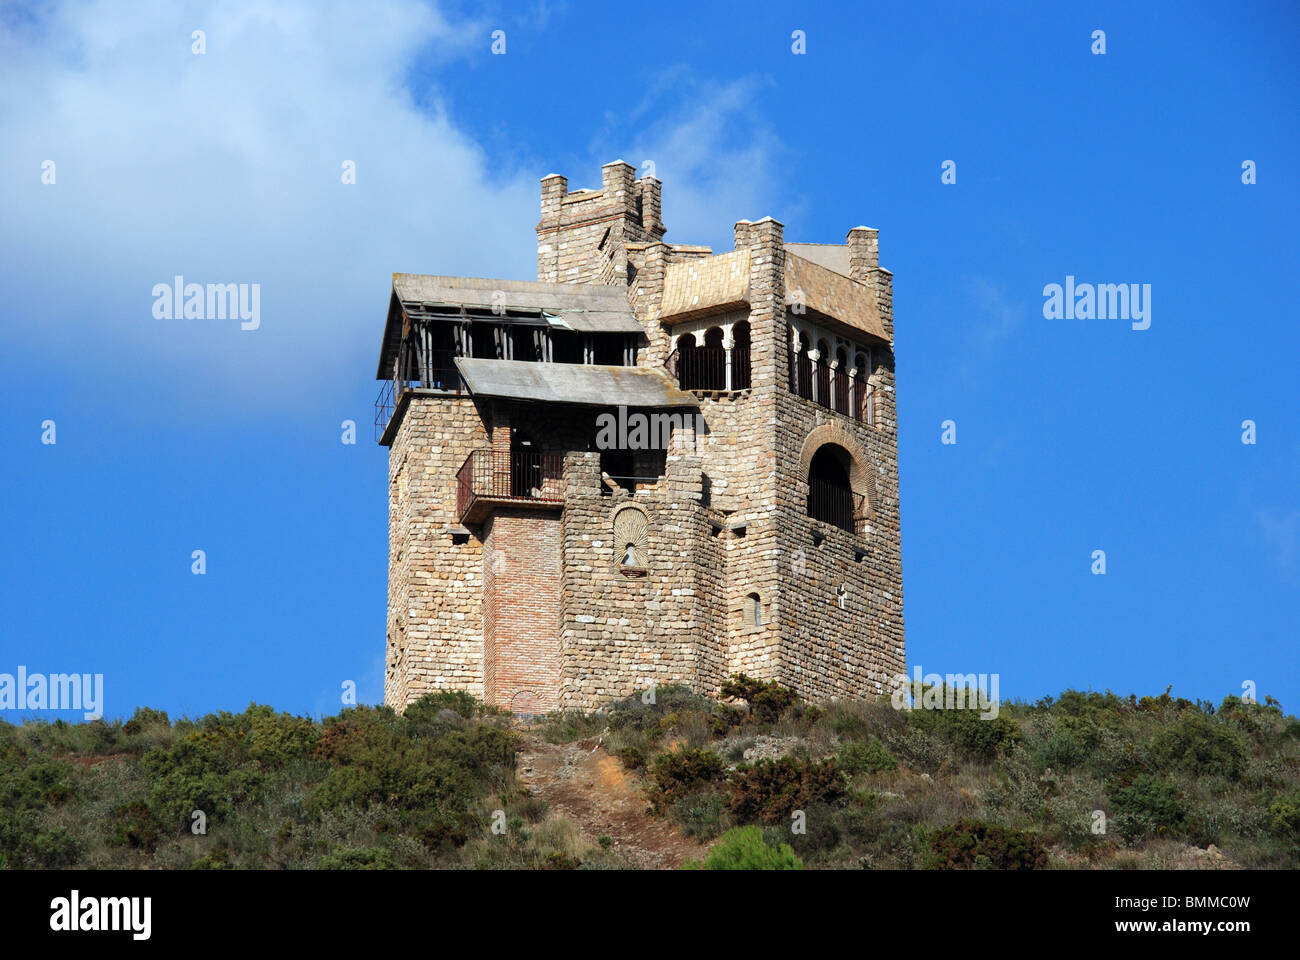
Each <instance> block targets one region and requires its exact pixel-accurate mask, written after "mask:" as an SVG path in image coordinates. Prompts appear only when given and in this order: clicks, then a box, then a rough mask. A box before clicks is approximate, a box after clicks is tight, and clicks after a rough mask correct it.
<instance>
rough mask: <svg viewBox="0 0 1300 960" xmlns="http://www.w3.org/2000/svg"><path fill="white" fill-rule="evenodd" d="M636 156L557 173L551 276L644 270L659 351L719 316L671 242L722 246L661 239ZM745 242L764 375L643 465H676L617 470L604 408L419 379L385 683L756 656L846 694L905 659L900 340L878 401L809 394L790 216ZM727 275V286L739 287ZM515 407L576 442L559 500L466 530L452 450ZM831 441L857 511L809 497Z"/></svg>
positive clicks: (858, 276) (402, 473) (490, 430)
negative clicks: (627, 483)
mask: <svg viewBox="0 0 1300 960" xmlns="http://www.w3.org/2000/svg"><path fill="white" fill-rule="evenodd" d="M634 173H635V171H634V170H633V169H632V168H631V166H630V165H628V164H625V163H622V162H617V163H614V164H607V165H606V166H605V167H604V168H603V170H602V187H601V189H600V190H589V191H577V192H575V193H573V194H570V193H568V189H567V181H565V179H564V178H563V177H559V176H552V177H548V178H546V179H545V180H544V181H543V183H542V217H541V222H540V223H539V224H538V277H539V279H540V280H550V281H557V282H575V283H576V282H587V283H593V282H594V283H627V284H628V293H629V301H630V302H631V304H632V305H633V308H634V310H635V312H636V315H637V316H638V318H639V319H640V320H641V321H642V324H643V325H644V327H645V329H646V338H647V346H646V348H645V349H643V350H642V351H641V353H640V356H639V360H638V362H639V363H641V364H642V365H654V366H662V365H663V363H664V362H665V361H666V360H667V358H668V356H669V353H670V350H671V337H672V334H673V330H674V325H675V324H676V325H682V324H685V323H688V322H689V323H691V324H694V325H696V326H698V325H699V324H700V323H712V322H721V320H716V321H715V320H713V319H711V314H708V313H707V312H706V313H703V314H701V315H700V316H691V317H686V318H684V317H683V316H672V315H665V313H664V296H663V294H664V289H663V285H664V276H665V273H666V271H667V268H668V266H669V265H670V264H673V263H681V262H682V261H684V260H690V259H697V260H698V259H701V258H707V257H709V255H710V251H708V249H707V248H703V247H681V246H674V245H670V244H665V243H663V242H662V239H661V238H662V235H663V232H664V231H663V224H662V220H661V219H660V212H659V184H658V181H657V180H650V179H645V180H640V181H637V180H635V179H634ZM735 243H736V249H737V250H738V251H743V252H744V254H745V255H744V257H738V258H737V257H733V258H732V260H729V261H727V262H728V263H730V262H732V261H735V262H741V261H744V262H746V263H747V270H748V277H747V280H746V283H745V284H744V289H745V296H746V297H747V298H748V305H747V307H745V306H744V305H742V309H741V310H740V311H739V312H737V308H736V307H735V306H734V305H731V306H727V308H726V309H727V315H726V320H727V322H734V321H735V320H737V319H739V318H747V319H748V321H749V324H750V329H751V382H752V386H751V388H750V389H748V390H744V391H735V392H732V393H727V394H710V395H706V394H697V398H698V400H699V411H700V413H701V414H702V416H703V418H704V421H705V423H706V424H707V429H706V431H705V432H704V433H703V435H702V436H700V437H699V438H698V443H695V442H684V441H686V440H687V439H688V438H686V437H685V436H679V437H678V438H677V440H678V441H679V442H678V443H677V445H676V446H675V447H674V448H673V449H672V450H671V451H669V452H668V453H667V454H666V455H664V454H656V455H650V454H647V453H641V454H639V455H638V456H637V458H636V461H635V470H636V472H637V473H638V474H640V473H642V471H649V470H653V469H657V468H656V467H655V464H656V463H662V464H663V470H664V475H663V477H662V479H661V480H660V481H658V482H656V483H653V484H642V485H641V486H640V487H639V488H638V490H637V492H636V493H635V495H629V494H628V493H627V492H626V491H624V490H621V489H619V490H610V489H609V487H608V485H607V484H604V483H602V482H601V479H600V471H599V462H600V458H599V453H598V452H596V451H595V450H594V449H593V448H594V438H595V434H596V416H597V414H598V413H599V412H600V411H598V410H596V409H594V408H577V407H567V406H555V407H549V408H548V407H545V406H542V405H538V404H529V405H521V404H511V403H507V402H496V403H495V404H494V403H492V402H491V401H485V402H484V403H483V404H476V403H475V402H474V401H472V400H469V399H466V398H454V397H446V396H440V397H426V396H417V397H415V398H413V399H412V400H411V401H410V403H409V406H408V407H407V408H406V410H405V413H404V414H402V421H401V423H400V426H399V428H398V430H397V432H396V435H395V438H394V442H393V445H392V450H391V459H390V516H389V527H390V576H389V658H388V672H387V677H386V685H385V698H386V700H387V702H389V703H391V704H393V705H394V706H396V707H398V708H399V709H400V708H401V707H404V706H405V704H406V703H408V702H410V701H411V700H414V699H416V698H417V697H419V696H420V695H421V694H423V693H424V692H426V691H428V690H431V689H435V688H450V689H463V690H468V691H469V692H471V693H473V694H475V695H476V696H480V697H484V696H486V697H487V698H488V699H489V700H490V701H492V702H497V703H500V704H502V705H505V706H510V707H512V708H515V709H520V710H521V711H522V712H533V710H535V709H546V710H549V709H552V708H555V707H560V708H570V709H584V710H589V709H593V708H596V707H599V706H602V705H604V704H607V703H609V702H610V701H612V700H614V699H618V698H621V697H625V696H630V695H632V694H634V693H637V692H639V691H643V690H645V689H646V687H648V686H650V685H652V684H653V685H655V686H663V685H664V684H668V683H682V684H686V685H688V686H690V687H692V688H693V689H695V690H697V691H699V692H702V693H706V694H711V695H716V694H717V693H718V692H719V687H720V685H721V683H722V681H723V680H724V679H725V678H726V677H727V676H728V675H731V674H734V673H740V672H744V673H747V674H749V675H751V676H755V677H759V678H766V679H777V680H780V681H782V682H783V683H786V684H788V685H790V686H792V687H794V688H795V689H796V690H797V691H798V692H799V693H800V694H802V695H803V696H805V697H808V698H810V699H813V700H826V699H830V698H833V697H862V696H872V695H875V694H876V693H877V692H879V691H880V690H882V689H883V685H884V684H885V682H886V681H887V679H888V677H889V676H890V675H892V674H894V673H897V672H903V671H905V649H904V639H903V609H902V602H903V593H902V567H901V547H900V510H899V487H898V444H897V435H898V424H897V414H896V404H895V394H894V386H895V381H894V360H893V354H892V350H891V349H890V347H889V345H887V344H879V343H878V344H876V345H875V347H874V349H873V350H872V359H873V362H874V363H875V369H874V370H873V371H872V372H871V374H870V380H871V383H872V385H873V388H874V392H873V397H874V402H875V417H874V420H873V422H872V423H870V424H862V423H858V422H856V421H854V420H852V419H851V418H849V417H846V416H843V415H840V414H837V413H833V412H831V411H830V410H827V409H825V408H823V407H821V406H818V405H816V404H814V403H812V402H811V401H807V400H803V399H800V398H799V397H797V396H795V395H794V394H792V393H791V392H790V391H789V389H788V383H787V380H788V366H787V352H788V349H789V343H788V338H787V324H786V320H787V318H786V301H787V297H788V291H787V290H786V288H785V284H786V276H787V271H786V254H785V246H784V228H783V227H782V225H781V224H780V223H778V222H776V221H775V220H772V219H771V218H765V219H763V220H760V221H757V222H755V223H751V222H749V221H740V222H738V223H737V224H736V225H735ZM846 246H847V248H848V249H847V251H846V252H845V254H846V255H844V254H842V255H844V262H847V263H848V265H849V266H848V269H849V279H848V280H846V281H844V282H843V283H841V282H839V281H838V280H837V281H836V284H837V285H836V288H835V289H836V290H837V291H838V292H839V295H840V296H862V297H870V298H872V303H871V304H870V305H869V306H871V307H872V308H874V314H873V315H878V316H879V322H880V326H881V328H883V330H884V332H885V333H886V336H887V337H888V338H889V340H890V341H891V343H892V339H893V299H892V277H891V276H890V274H889V272H888V271H886V270H884V269H882V268H881V267H880V266H879V249H878V238H877V234H876V231H874V230H869V229H867V228H865V227H860V228H855V229H854V230H852V231H850V232H849V234H848V242H847V244H846ZM837 249H839V250H841V251H843V248H837ZM713 272H714V273H717V272H718V271H713ZM705 274H709V271H708V270H706V269H702V270H701V273H700V275H701V276H703V275H705ZM710 275H711V274H710ZM677 276H678V277H680V276H681V274H677ZM851 281H856V283H853V282H851ZM728 289H730V288H728ZM706 292H707V291H706ZM687 293H688V294H689V291H687ZM718 296H719V297H720V298H721V299H719V300H718V304H719V306H718V309H719V310H722V307H723V306H724V305H725V304H724V301H726V303H730V301H729V300H728V297H730V296H731V294H727V295H726V296H723V295H721V294H719V295H718ZM676 299H678V300H682V303H684V304H687V305H689V304H690V302H691V301H692V300H693V299H694V298H693V296H689V295H688V296H686V298H685V299H682V298H681V297H680V296H678V297H677V298H676ZM866 312H867V313H872V312H873V311H871V310H868V311H866ZM719 315H720V316H721V314H719ZM683 329H684V327H683ZM512 425H513V426H514V427H515V428H516V429H524V430H526V431H527V432H528V433H529V434H530V436H531V437H532V438H533V440H534V441H535V442H536V443H537V444H538V446H539V448H540V450H541V451H542V452H545V453H560V454H564V455H565V457H564V459H565V466H564V493H565V496H564V503H563V505H562V510H561V509H559V508H558V507H557V508H556V509H554V510H551V509H529V508H520V507H509V508H500V507H498V508H497V510H496V512H495V514H494V515H493V516H491V517H490V518H489V519H488V520H486V521H485V522H484V523H483V524H482V525H481V526H479V527H477V528H474V529H471V530H469V531H467V532H465V533H463V534H460V535H459V536H458V539H463V540H465V542H463V543H455V544H453V542H452V537H451V534H452V531H453V530H455V529H457V526H456V525H457V522H458V517H457V515H456V503H455V499H456V493H455V472H456V470H457V469H458V468H459V467H460V465H461V464H462V463H463V462H464V460H465V458H466V456H468V454H469V452H470V451H471V450H473V449H477V448H483V447H488V446H492V447H494V448H495V449H498V450H508V449H509V448H510V442H511V429H510V428H511V426H512ZM824 443H834V444H836V445H838V446H840V447H842V448H843V449H844V450H846V451H847V452H848V454H849V455H850V457H851V458H852V464H853V466H852V470H851V475H850V482H851V485H852V486H853V489H854V491H855V492H857V493H860V494H862V495H863V496H864V497H865V498H866V501H865V502H866V504H867V510H866V515H865V516H864V517H863V518H862V520H861V522H860V524H859V526H858V529H857V530H855V531H852V532H851V531H846V530H842V529H840V528H838V527H835V526H832V525H830V524H826V523H822V522H820V521H817V520H813V519H811V518H809V517H808V516H807V515H806V514H807V496H808V468H809V462H810V460H811V458H812V456H813V454H814V452H815V451H816V450H817V449H818V447H819V446H820V445H821V444H824ZM628 505H633V506H634V507H635V508H638V509H640V510H642V511H644V515H645V518H646V524H647V528H646V532H645V545H644V556H643V557H642V559H641V561H640V562H639V565H637V566H634V567H631V568H629V566H628V565H627V564H625V563H622V562H620V560H621V558H622V554H621V552H620V551H621V549H622V546H623V545H621V544H618V543H617V542H616V541H615V539H614V522H615V520H614V518H615V515H616V514H617V513H618V512H619V510H620V509H622V508H625V507H627V506H628ZM755 598H756V599H757V611H755ZM521 694H522V695H523V698H522V699H520V696H521ZM525 702H526V705H525Z"/></svg>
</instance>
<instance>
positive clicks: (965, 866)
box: [930, 819, 1047, 870]
mask: <svg viewBox="0 0 1300 960" xmlns="http://www.w3.org/2000/svg"><path fill="white" fill-rule="evenodd" d="M930 848H931V850H933V852H934V854H935V856H936V857H937V858H938V868H939V869H940V870H970V869H991V870H1041V869H1042V868H1044V867H1046V866H1047V851H1046V849H1044V847H1043V845H1042V844H1041V843H1040V842H1039V841H1038V838H1037V837H1036V836H1034V835H1033V834H1032V833H1026V832H1024V831H1022V830H1008V829H1007V828H1005V827H999V826H996V825H994V824H991V823H984V822H983V821H981V820H967V819H962V820H958V821H956V822H955V823H951V824H949V825H948V826H946V827H941V828H940V829H939V830H938V831H937V832H936V833H935V835H934V838H933V839H932V840H931V841H930Z"/></svg>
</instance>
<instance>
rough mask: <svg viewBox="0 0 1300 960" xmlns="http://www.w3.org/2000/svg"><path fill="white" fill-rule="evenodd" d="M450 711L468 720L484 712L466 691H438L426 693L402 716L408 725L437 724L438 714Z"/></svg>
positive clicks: (479, 704)
mask: <svg viewBox="0 0 1300 960" xmlns="http://www.w3.org/2000/svg"><path fill="white" fill-rule="evenodd" d="M443 710H450V711H452V712H453V713H457V714H459V715H460V716H461V717H463V718H465V719H466V720H472V719H474V717H476V716H478V715H479V713H480V712H481V710H482V704H481V703H479V701H478V700H476V699H475V698H474V695H473V694H471V693H466V692H465V691H464V690H436V691H434V692H433V693H426V694H425V695H424V696H422V697H421V698H420V699H419V700H416V701H415V702H414V703H412V704H410V705H409V706H407V708H406V712H405V713H403V714H402V717H403V719H405V720H406V722H407V723H437V722H439V720H438V714H439V713H441V712H442V711H443Z"/></svg>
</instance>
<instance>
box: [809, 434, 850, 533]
mask: <svg viewBox="0 0 1300 960" xmlns="http://www.w3.org/2000/svg"><path fill="white" fill-rule="evenodd" d="M852 462H853V461H852V457H851V456H850V455H849V452H848V451H847V450H845V449H844V448H843V447H841V446H839V445H837V444H834V443H827V444H823V445H822V446H821V447H819V448H818V449H817V452H816V453H814V454H813V458H812V462H811V463H810V464H809V465H808V516H810V517H812V518H813V519H814V520H822V521H824V522H826V523H832V524H834V525H835V526H837V527H839V528H840V529H842V530H847V531H849V532H850V533H854V532H856V530H857V524H856V521H855V518H854V509H853V501H854V496H853V488H852V487H851V486H850V485H849V466H850V464H851V463H852Z"/></svg>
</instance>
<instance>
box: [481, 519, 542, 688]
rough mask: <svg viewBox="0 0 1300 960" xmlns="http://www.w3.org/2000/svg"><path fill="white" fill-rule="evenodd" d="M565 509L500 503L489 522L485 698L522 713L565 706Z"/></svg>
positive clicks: (485, 577)
mask: <svg viewBox="0 0 1300 960" xmlns="http://www.w3.org/2000/svg"><path fill="white" fill-rule="evenodd" d="M560 540H561V523H560V514H559V511H558V510H547V509H536V510H534V509H521V508H517V507H509V508H498V509H497V510H496V511H495V512H494V513H493V515H492V516H491V517H489V518H488V519H487V521H486V522H485V523H484V525H483V606H484V619H483V624H484V632H483V676H484V699H485V700H486V701H487V702H488V703H492V704H497V705H498V706H502V707H509V708H512V709H514V710H515V712H517V713H539V712H546V711H549V710H554V709H556V707H557V706H558V705H559V684H560V640H559V636H560V580H561V554H560V548H561V545H560Z"/></svg>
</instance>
